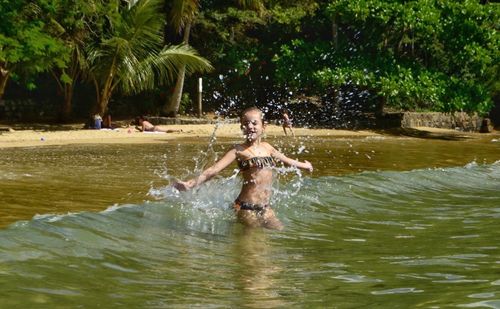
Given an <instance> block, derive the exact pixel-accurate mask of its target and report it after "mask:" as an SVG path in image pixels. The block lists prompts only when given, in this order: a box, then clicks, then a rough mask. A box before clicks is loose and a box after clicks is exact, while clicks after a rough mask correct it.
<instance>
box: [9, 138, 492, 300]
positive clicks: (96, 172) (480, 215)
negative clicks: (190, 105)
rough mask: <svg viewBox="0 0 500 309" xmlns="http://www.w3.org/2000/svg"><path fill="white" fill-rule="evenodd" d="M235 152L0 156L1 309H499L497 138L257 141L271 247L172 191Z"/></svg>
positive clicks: (57, 151)
mask: <svg viewBox="0 0 500 309" xmlns="http://www.w3.org/2000/svg"><path fill="white" fill-rule="evenodd" d="M237 141H238V139H236V138H235V139H219V140H217V141H216V142H215V143H214V144H213V145H212V146H211V147H209V145H208V140H207V139H205V138H190V139H185V140H182V141H179V140H169V141H165V142H164V143H158V144H144V145H125V144H112V145H70V146H46V147H30V148H6V149H0V157H1V158H2V159H1V161H0V287H1V289H0V308H117V307H120V308H188V307H189V308H191V307H199V308H450V307H457V308H471V307H478V308H500V247H499V246H500V245H499V239H500V229H499V227H500V136H499V135H481V136H475V137H474V138H468V139H463V140H444V139H418V138H410V137H395V136H376V137H356V138H354V137H353V138H349V137H342V138H340V137H333V136H331V137H329V136H325V137H309V138H299V139H296V140H294V139H291V138H288V139H283V138H282V139H272V138H271V139H268V141H269V142H270V143H272V144H274V145H275V146H276V147H277V148H280V149H281V150H282V151H283V152H284V153H286V154H288V155H289V156H291V157H294V158H299V159H301V160H309V161H311V162H312V163H313V165H314V168H315V170H314V172H313V173H312V174H311V173H307V172H302V173H299V172H297V171H294V170H277V171H276V174H277V177H276V181H275V183H274V185H273V188H274V195H273V199H272V204H273V207H274V209H275V211H276V213H277V216H278V217H279V218H280V219H281V221H282V222H283V223H284V225H285V229H284V230H283V231H267V230H261V229H255V230H251V231H248V230H245V229H243V228H242V226H240V225H239V224H237V223H235V222H234V217H233V213H232V212H231V210H230V206H231V204H232V201H233V200H234V199H235V197H236V195H237V194H238V190H239V187H240V185H241V184H240V180H239V177H238V176H237V175H236V174H235V173H236V172H235V171H234V170H233V169H236V165H234V166H233V167H232V168H228V169H227V170H226V171H225V172H224V173H223V174H222V175H220V177H217V178H216V179H213V180H212V181H210V182H208V183H206V184H205V185H203V186H201V187H200V188H198V189H197V190H194V191H191V192H183V193H179V192H177V191H176V190H174V189H172V188H171V187H169V184H170V183H171V181H173V180H175V179H184V178H186V177H189V176H192V175H193V174H195V173H196V171H197V170H199V169H200V168H201V167H203V166H204V164H210V163H211V162H213V160H214V159H215V158H216V157H217V156H220V155H221V154H222V153H223V151H224V150H225V149H227V147H230V145H231V144H232V143H235V142H237ZM200 151H201V153H200Z"/></svg>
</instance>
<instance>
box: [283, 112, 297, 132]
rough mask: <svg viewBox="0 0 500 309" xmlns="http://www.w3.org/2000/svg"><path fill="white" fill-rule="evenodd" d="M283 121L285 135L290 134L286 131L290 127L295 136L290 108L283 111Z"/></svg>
mask: <svg viewBox="0 0 500 309" xmlns="http://www.w3.org/2000/svg"><path fill="white" fill-rule="evenodd" d="M281 121H282V122H283V131H284V132H285V135H288V134H287V133H286V129H287V128H288V129H290V133H292V136H293V137H295V133H293V129H292V120H291V119H290V115H289V114H288V110H286V109H284V110H283V112H282V113H281Z"/></svg>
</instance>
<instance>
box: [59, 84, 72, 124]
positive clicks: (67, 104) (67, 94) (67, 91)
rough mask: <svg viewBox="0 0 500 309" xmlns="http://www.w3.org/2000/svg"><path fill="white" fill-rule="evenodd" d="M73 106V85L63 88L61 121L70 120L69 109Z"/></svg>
mask: <svg viewBox="0 0 500 309" xmlns="http://www.w3.org/2000/svg"><path fill="white" fill-rule="evenodd" d="M72 105H73V84H66V85H65V86H64V102H63V106H62V110H61V120H62V121H63V122H66V121H68V120H69V119H70V118H71V107H72Z"/></svg>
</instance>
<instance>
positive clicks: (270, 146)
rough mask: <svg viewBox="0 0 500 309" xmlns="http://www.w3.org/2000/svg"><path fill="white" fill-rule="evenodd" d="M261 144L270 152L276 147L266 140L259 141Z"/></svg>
mask: <svg viewBox="0 0 500 309" xmlns="http://www.w3.org/2000/svg"><path fill="white" fill-rule="evenodd" d="M261 145H262V146H263V147H264V148H266V149H267V150H268V151H269V152H270V153H272V152H274V151H276V149H275V148H274V147H273V146H272V145H271V144H269V143H268V142H261Z"/></svg>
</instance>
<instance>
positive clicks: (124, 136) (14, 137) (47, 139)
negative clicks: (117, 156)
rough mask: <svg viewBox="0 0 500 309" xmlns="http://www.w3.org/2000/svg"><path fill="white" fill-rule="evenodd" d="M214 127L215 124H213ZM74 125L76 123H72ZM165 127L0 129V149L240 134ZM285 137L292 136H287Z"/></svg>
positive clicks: (223, 127) (270, 131)
mask: <svg viewBox="0 0 500 309" xmlns="http://www.w3.org/2000/svg"><path fill="white" fill-rule="evenodd" d="M216 126H217V127H216ZM75 127H77V126H75ZM162 127H164V128H166V129H176V130H179V129H180V130H182V132H178V133H177V132H176V133H163V132H140V131H138V130H137V129H135V128H134V127H132V126H130V127H120V128H116V129H100V130H95V129H63V130H60V129H58V130H50V129H49V130H46V129H40V130H38V129H36V130H33V129H29V130H16V129H10V130H6V131H3V132H0V148H12V147H41V146H55V145H71V144H129V143H130V144H132V143H136V144H141V143H161V142H165V141H166V140H177V139H180V140H181V139H185V138H197V137H198V138H203V137H206V138H209V137H211V136H212V135H213V134H214V132H215V137H217V138H219V137H221V138H228V137H229V138H231V137H235V138H237V137H239V136H241V131H240V127H239V124H236V123H231V124H218V125H216V124H179V125H165V126H162ZM294 132H295V135H296V137H306V136H339V137H346V136H351V137H363V136H376V135H380V134H378V133H376V132H372V131H366V130H360V131H353V130H336V129H308V128H294ZM266 134H267V136H269V137H286V136H285V134H284V133H283V129H282V127H281V126H277V125H271V124H270V125H268V126H267V128H266ZM288 138H292V137H291V136H288Z"/></svg>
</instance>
